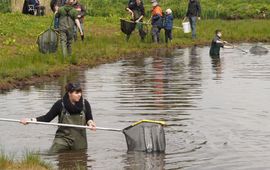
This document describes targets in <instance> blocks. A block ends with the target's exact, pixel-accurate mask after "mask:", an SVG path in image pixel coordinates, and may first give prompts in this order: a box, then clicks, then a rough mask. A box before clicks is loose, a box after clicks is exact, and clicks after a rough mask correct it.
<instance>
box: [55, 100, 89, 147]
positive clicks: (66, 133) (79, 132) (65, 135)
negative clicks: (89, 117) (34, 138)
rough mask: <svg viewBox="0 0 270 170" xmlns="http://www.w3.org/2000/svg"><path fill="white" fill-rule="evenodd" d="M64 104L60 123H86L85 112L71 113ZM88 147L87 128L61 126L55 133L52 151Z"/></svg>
mask: <svg viewBox="0 0 270 170" xmlns="http://www.w3.org/2000/svg"><path fill="white" fill-rule="evenodd" d="M62 105H63V110H62V112H61V115H60V117H59V123H65V124H74V125H85V122H86V120H85V112H84V110H85V109H83V111H82V112H81V113H80V114H76V115H70V114H69V113H68V112H67V110H66V109H65V107H64V104H62ZM86 148H87V139H86V129H82V128H72V127H64V126H61V127H59V128H58V130H57V131H56V134H55V138H54V141H53V145H52V146H51V148H50V152H59V151H62V150H80V149H86Z"/></svg>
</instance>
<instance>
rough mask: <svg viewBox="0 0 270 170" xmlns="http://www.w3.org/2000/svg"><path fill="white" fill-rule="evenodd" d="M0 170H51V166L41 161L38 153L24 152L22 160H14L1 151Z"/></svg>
mask: <svg viewBox="0 0 270 170" xmlns="http://www.w3.org/2000/svg"><path fill="white" fill-rule="evenodd" d="M0 169H5V170H30V169H31V170H51V169H53V168H52V165H51V164H50V163H47V162H45V161H43V160H41V157H40V156H39V154H38V153H35V152H26V153H25V155H24V156H23V158H22V160H15V159H14V155H13V156H9V155H7V154H6V153H5V152H4V151H3V150H2V151H1V153H0Z"/></svg>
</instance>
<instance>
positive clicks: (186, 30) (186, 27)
mask: <svg viewBox="0 0 270 170" xmlns="http://www.w3.org/2000/svg"><path fill="white" fill-rule="evenodd" d="M182 26H183V31H184V33H190V32H191V28H190V23H189V22H183V23H182Z"/></svg>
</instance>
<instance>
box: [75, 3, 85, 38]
mask: <svg viewBox="0 0 270 170" xmlns="http://www.w3.org/2000/svg"><path fill="white" fill-rule="evenodd" d="M73 7H74V8H75V9H76V10H77V11H78V19H79V21H80V25H81V28H82V32H83V33H84V26H83V23H84V16H85V15H86V9H85V7H84V5H82V4H81V3H80V2H79V0H75V1H74V4H73ZM77 31H78V29H77V26H76V25H75V27H74V40H75V41H76V40H77ZM81 40H82V41H83V40H84V36H81Z"/></svg>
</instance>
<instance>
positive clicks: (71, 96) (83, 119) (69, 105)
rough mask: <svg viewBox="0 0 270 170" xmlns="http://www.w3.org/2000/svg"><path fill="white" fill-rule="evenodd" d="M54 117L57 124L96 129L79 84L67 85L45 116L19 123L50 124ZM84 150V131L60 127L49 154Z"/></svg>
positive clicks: (89, 107) (88, 105) (25, 119)
mask: <svg viewBox="0 0 270 170" xmlns="http://www.w3.org/2000/svg"><path fill="white" fill-rule="evenodd" d="M56 116H58V120H59V123H64V124H73V125H87V126H89V128H90V129H91V130H95V127H96V125H95V122H94V121H93V116H92V113H91V106H90V104H89V102H88V101H87V100H86V99H83V97H82V89H81V86H80V84H79V83H68V84H67V85H66V94H65V95H64V97H63V98H62V99H60V100H58V101H57V102H55V103H54V105H53V106H52V108H51V109H50V111H49V112H48V113H47V114H45V115H43V116H40V117H37V118H31V119H29V118H23V119H21V121H20V122H21V123H22V124H25V125H26V124H27V121H40V122H50V121H51V120H53V119H54V118H55V117H56ZM86 148H87V139H86V130H85V129H81V128H72V127H64V126H60V127H59V128H58V129H57V131H56V134H55V138H54V141H53V145H52V146H51V148H50V152H59V151H62V150H79V149H86Z"/></svg>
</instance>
